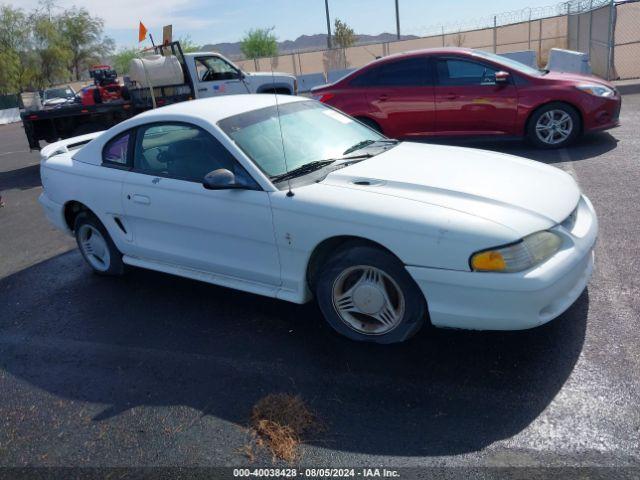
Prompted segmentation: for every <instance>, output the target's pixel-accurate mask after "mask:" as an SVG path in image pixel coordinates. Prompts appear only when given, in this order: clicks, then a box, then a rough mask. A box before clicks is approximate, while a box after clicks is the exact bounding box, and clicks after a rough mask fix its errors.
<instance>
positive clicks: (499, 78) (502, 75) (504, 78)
mask: <svg viewBox="0 0 640 480" xmlns="http://www.w3.org/2000/svg"><path fill="white" fill-rule="evenodd" d="M510 76H511V75H510V74H509V72H505V71H504V70H500V71H499V72H496V83H508V82H509V77H510Z"/></svg>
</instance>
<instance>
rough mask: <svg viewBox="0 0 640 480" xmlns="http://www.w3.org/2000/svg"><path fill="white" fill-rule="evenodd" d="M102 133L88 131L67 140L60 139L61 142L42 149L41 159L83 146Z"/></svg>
mask: <svg viewBox="0 0 640 480" xmlns="http://www.w3.org/2000/svg"><path fill="white" fill-rule="evenodd" d="M102 133H103V132H94V133H87V134H86V135H80V136H78V137H72V138H67V139H65V140H60V141H59V142H55V143H52V144H51V145H47V146H46V147H44V148H43V149H42V150H40V160H41V161H45V160H47V159H49V158H51V157H53V156H54V155H60V154H61V153H67V152H70V151H71V150H75V149H77V148H79V147H83V146H84V145H86V144H87V143H89V142H90V141H91V140H93V139H94V138H97V137H99V136H100V135H102Z"/></svg>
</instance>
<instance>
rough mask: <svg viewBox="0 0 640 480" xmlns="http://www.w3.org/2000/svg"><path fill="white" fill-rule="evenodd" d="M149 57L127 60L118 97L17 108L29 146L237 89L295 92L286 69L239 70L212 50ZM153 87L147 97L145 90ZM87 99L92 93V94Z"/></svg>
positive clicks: (162, 49)
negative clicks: (127, 78) (127, 68)
mask: <svg viewBox="0 0 640 480" xmlns="http://www.w3.org/2000/svg"><path fill="white" fill-rule="evenodd" d="M153 53H155V55H156V56H155V58H151V59H149V60H148V61H145V62H144V68H143V66H142V65H143V63H142V61H141V60H140V59H136V60H134V61H133V62H132V65H131V67H132V68H131V70H132V72H131V73H132V75H131V76H132V77H133V81H132V82H128V83H126V84H125V86H124V87H122V95H121V96H120V98H117V99H115V100H111V101H108V102H105V101H103V100H101V97H100V95H97V96H95V99H96V103H95V104H92V105H87V104H83V102H81V101H80V100H78V101H77V102H69V103H68V104H65V105H60V106H58V107H56V108H42V109H37V110H23V111H22V112H21V117H22V123H23V126H24V130H25V133H26V135H27V140H28V141H29V147H30V148H31V149H36V150H39V149H40V141H41V140H44V141H46V142H49V143H51V142H55V141H58V140H61V139H65V138H70V137H75V136H77V135H82V134H86V133H92V132H98V131H101V130H106V129H108V128H110V127H112V126H113V125H115V124H117V123H119V122H121V121H123V120H126V119H127V118H130V117H132V116H134V115H136V114H138V113H140V112H142V111H145V110H149V109H150V108H153V106H154V101H155V104H156V106H164V105H169V104H172V103H177V102H183V101H187V100H193V99H195V98H207V97H216V96H220V95H233V94H239V93H279V94H288V95H296V94H297V93H298V86H297V81H296V77H294V76H293V75H289V74H287V73H276V72H273V73H271V72H256V73H253V72H251V73H250V72H244V71H242V69H240V68H239V67H238V66H236V65H235V64H234V63H233V62H231V61H230V60H229V59H227V58H225V57H224V56H223V55H221V54H219V53H216V52H194V53H183V52H182V48H181V47H180V44H179V42H172V43H170V44H167V45H164V46H158V47H155V48H154V49H153ZM151 91H153V95H152V94H151ZM92 98H93V97H92Z"/></svg>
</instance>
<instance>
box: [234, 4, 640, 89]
mask: <svg viewBox="0 0 640 480" xmlns="http://www.w3.org/2000/svg"><path fill="white" fill-rule="evenodd" d="M422 30H423V31H426V32H429V34H428V35H426V36H424V37H420V38H416V39H411V40H399V41H393V42H385V43H374V44H368V45H358V46H355V47H349V48H344V49H341V48H337V49H332V50H317V51H307V52H295V53H289V54H283V55H279V56H277V57H270V58H258V59H255V60H242V59H239V60H237V63H238V64H239V65H240V66H241V67H242V68H243V69H245V70H248V71H270V70H278V71H282V72H287V73H291V74H294V75H304V74H313V73H322V74H323V75H328V74H329V72H332V71H336V70H337V71H343V70H346V69H353V68H359V67H362V66H364V65H366V64H367V63H369V62H371V61H372V60H374V59H375V58H378V57H383V56H386V55H389V54H393V53H399V52H404V51H408V50H417V49H423V48H433V47H451V46H457V47H468V48H477V49H481V50H488V51H492V52H496V53H508V52H514V51H520V50H533V51H534V52H535V53H536V58H537V63H538V66H539V67H544V66H545V65H546V64H547V60H548V55H549V50H551V49H552V48H568V49H571V50H577V51H580V52H584V53H588V54H589V55H590V58H591V65H592V69H593V72H594V73H595V74H597V75H600V76H602V77H604V78H609V79H615V78H638V77H640V62H639V61H638V59H640V0H637V1H636V0H632V1H627V2H623V3H617V4H616V3H614V2H613V1H612V0H572V1H568V2H563V3H560V4H557V5H554V6H549V7H540V8H526V9H523V10H518V11H514V12H505V13H502V14H497V15H492V16H488V17H485V18H483V19H476V20H474V21H469V22H458V23H454V24H449V25H440V26H431V27H427V28H425V29H422ZM421 33H422V32H421Z"/></svg>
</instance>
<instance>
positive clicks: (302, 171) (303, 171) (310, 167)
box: [271, 159, 336, 182]
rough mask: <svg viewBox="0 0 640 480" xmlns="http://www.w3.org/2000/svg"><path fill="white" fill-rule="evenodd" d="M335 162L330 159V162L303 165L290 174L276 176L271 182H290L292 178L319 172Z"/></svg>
mask: <svg viewBox="0 0 640 480" xmlns="http://www.w3.org/2000/svg"><path fill="white" fill-rule="evenodd" d="M335 161H336V160H335V159H328V160H315V161H313V162H309V163H305V164H304V165H301V166H299V167H298V168H294V169H293V170H291V171H290V172H286V173H283V174H280V175H274V176H273V177H271V181H273V182H282V181H283V180H289V179H290V178H295V177H301V176H302V175H307V174H308V173H311V172H315V171H316V170H319V169H321V168H322V167H326V166H327V165H329V164H331V163H333V162H335Z"/></svg>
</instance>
